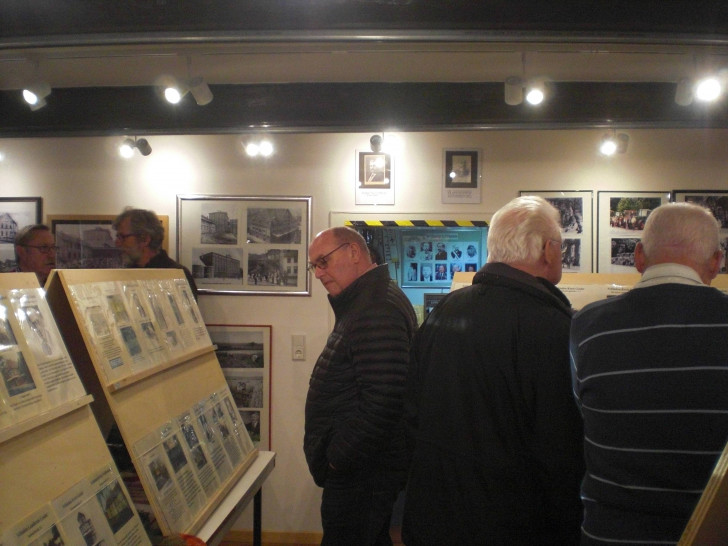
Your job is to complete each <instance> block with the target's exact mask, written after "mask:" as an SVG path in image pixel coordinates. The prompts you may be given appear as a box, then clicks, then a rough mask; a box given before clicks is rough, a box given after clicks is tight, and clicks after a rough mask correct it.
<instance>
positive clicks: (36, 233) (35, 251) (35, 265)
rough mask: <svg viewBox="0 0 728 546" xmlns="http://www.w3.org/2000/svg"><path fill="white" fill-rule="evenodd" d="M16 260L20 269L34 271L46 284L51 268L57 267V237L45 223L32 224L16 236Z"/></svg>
mask: <svg viewBox="0 0 728 546" xmlns="http://www.w3.org/2000/svg"><path fill="white" fill-rule="evenodd" d="M15 261H16V263H17V264H18V271H23V272H32V273H35V274H36V276H37V277H38V282H39V283H40V285H41V286H45V283H46V280H48V275H50V273H51V269H53V268H54V267H56V239H55V237H53V234H52V233H51V230H50V228H49V227H48V226H46V225H44V224H31V225H29V226H25V227H24V228H23V229H21V230H20V231H18V233H17V234H16V236H15Z"/></svg>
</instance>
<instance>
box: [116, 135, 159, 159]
mask: <svg viewBox="0 0 728 546" xmlns="http://www.w3.org/2000/svg"><path fill="white" fill-rule="evenodd" d="M134 148H136V149H137V150H139V153H140V154H142V155H143V156H148V155H149V154H151V153H152V147H151V145H150V144H149V141H148V140H147V139H146V138H140V139H137V138H134V139H131V138H125V139H124V142H122V143H121V146H119V155H121V157H123V158H124V159H129V158H130V157H132V156H133V155H134Z"/></svg>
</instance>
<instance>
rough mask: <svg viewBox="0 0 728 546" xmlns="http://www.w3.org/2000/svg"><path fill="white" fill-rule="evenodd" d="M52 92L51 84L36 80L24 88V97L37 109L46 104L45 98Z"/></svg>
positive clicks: (32, 107) (31, 106) (33, 108)
mask: <svg viewBox="0 0 728 546" xmlns="http://www.w3.org/2000/svg"><path fill="white" fill-rule="evenodd" d="M50 94H51V86H50V85H48V84H47V83H45V82H41V81H36V82H34V83H32V84H31V85H28V86H26V87H24V88H23V99H25V102H27V103H28V104H29V105H30V109H31V110H33V111H35V110H39V109H40V108H43V107H44V106H45V105H46V101H45V98H46V97H47V96H48V95H50Z"/></svg>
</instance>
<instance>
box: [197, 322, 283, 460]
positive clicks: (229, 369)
mask: <svg viewBox="0 0 728 546" xmlns="http://www.w3.org/2000/svg"><path fill="white" fill-rule="evenodd" d="M207 328H208V331H209V333H210V339H211V340H212V342H213V344H214V345H215V346H216V347H217V349H216V350H215V352H216V354H217V356H218V360H219V362H220V366H221V367H222V371H223V374H224V375H225V379H226V381H227V384H228V387H229V389H230V394H231V395H232V401H233V404H234V405H235V411H237V412H239V414H240V416H241V417H242V419H243V422H244V423H245V425H246V427H247V428H248V432H249V433H250V435H251V439H252V440H253V442H254V443H255V445H256V447H259V448H260V449H270V377H271V362H270V358H271V356H270V355H271V335H272V328H271V326H265V325H262V326H255V325H251V326H248V325H240V326H235V325H232V326H227V325H221V324H208V325H207ZM225 401H226V403H228V398H225ZM253 413H255V421H256V423H255V426H254V429H255V430H256V431H257V432H256V437H257V439H256V438H254V437H253V432H251V427H250V423H251V415H252V414H253Z"/></svg>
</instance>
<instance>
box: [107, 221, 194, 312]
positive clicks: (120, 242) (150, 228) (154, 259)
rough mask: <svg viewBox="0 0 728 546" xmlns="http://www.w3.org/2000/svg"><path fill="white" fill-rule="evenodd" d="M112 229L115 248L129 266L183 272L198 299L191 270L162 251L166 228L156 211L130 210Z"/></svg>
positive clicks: (115, 222)
mask: <svg viewBox="0 0 728 546" xmlns="http://www.w3.org/2000/svg"><path fill="white" fill-rule="evenodd" d="M112 227H113V228H114V229H115V230H116V247H117V248H119V249H120V250H121V252H122V253H123V255H124V260H125V262H126V263H127V266H128V267H146V268H158V269H181V270H183V271H184V274H185V277H187V281H188V282H189V283H190V289H191V290H192V294H194V296H195V299H197V285H196V284H195V279H194V278H193V277H192V273H190V270H189V269H187V268H186V267H185V266H183V265H182V264H180V263H177V262H175V261H174V260H173V259H172V258H170V257H169V255H168V254H167V252H166V251H165V250H164V249H163V248H162V241H163V240H164V227H162V222H160V221H159V218H158V217H157V215H156V214H155V213H154V211H151V210H142V209H135V208H132V207H127V208H125V209H124V211H123V212H122V213H121V214H120V215H119V216H117V217H116V219H115V220H114V223H113V224H112Z"/></svg>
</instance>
